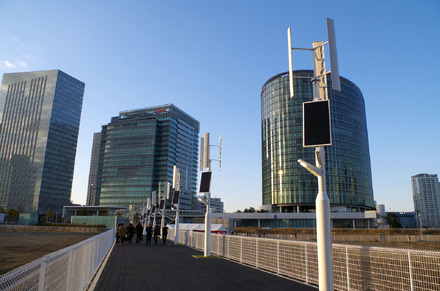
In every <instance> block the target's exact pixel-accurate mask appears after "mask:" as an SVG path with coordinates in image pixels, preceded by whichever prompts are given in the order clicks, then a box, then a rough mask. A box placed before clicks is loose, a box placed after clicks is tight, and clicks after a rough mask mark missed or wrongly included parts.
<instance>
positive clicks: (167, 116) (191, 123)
mask: <svg viewBox="0 0 440 291" xmlns="http://www.w3.org/2000/svg"><path fill="white" fill-rule="evenodd" d="M199 128H200V125H199V122H198V121H197V120H195V119H194V118H192V117H191V116H189V115H188V114H186V113H185V112H183V111H182V110H180V109H179V108H177V107H176V106H174V105H172V104H169V105H163V106H156V107H149V108H143V109H136V110H130V111H124V112H121V113H120V114H119V116H116V117H113V118H112V119H111V122H110V123H109V124H107V125H104V126H103V127H102V131H101V148H100V155H99V165H98V178H97V187H96V197H95V204H96V205H103V206H129V205H134V206H135V207H139V206H142V205H145V204H146V202H147V197H151V193H152V191H160V193H161V194H162V195H163V193H164V190H165V185H166V182H170V183H171V182H172V180H173V167H174V165H177V167H178V168H179V170H180V190H181V200H180V208H181V209H191V208H192V203H193V198H195V195H196V184H197V165H198V162H197V159H198V140H199Z"/></svg>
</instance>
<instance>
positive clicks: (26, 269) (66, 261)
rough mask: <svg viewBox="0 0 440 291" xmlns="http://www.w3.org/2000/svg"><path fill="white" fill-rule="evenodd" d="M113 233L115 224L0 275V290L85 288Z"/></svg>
mask: <svg viewBox="0 0 440 291" xmlns="http://www.w3.org/2000/svg"><path fill="white" fill-rule="evenodd" d="M115 234H116V228H114V229H111V230H109V231H106V232H104V233H101V234H98V235H96V236H94V237H91V238H89V239H87V240H84V241H82V242H80V243H77V244H75V245H72V246H70V247H67V248H64V249H62V250H59V251H56V252H53V253H51V254H49V255H46V256H44V257H41V258H39V259H37V260H35V261H32V262H30V263H28V264H26V265H24V266H21V267H19V268H17V269H14V270H12V271H10V272H8V273H6V274H3V275H0V290H39V291H41V290H51V291H52V290H85V289H86V288H87V286H88V285H89V284H90V282H91V280H92V279H93V277H94V276H95V274H96V272H97V270H98V268H99V266H100V265H101V263H102V261H103V260H104V258H105V256H106V255H107V253H108V251H109V250H110V248H111V246H112V245H113V243H114V241H115Z"/></svg>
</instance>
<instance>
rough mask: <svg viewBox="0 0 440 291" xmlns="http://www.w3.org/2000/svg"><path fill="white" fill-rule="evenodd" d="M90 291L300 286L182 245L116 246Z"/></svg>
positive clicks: (266, 288) (306, 288) (299, 287)
mask: <svg viewBox="0 0 440 291" xmlns="http://www.w3.org/2000/svg"><path fill="white" fill-rule="evenodd" d="M93 287H94V290H106V291H108V290H155V291H157V290H228V291H229V290H253V291H255V290H277V291H279V290H300V291H301V290H304V291H309V290H310V291H312V290H313V291H316V290H317V289H316V288H314V287H313V286H309V285H304V284H302V283H298V282H295V281H292V280H290V279H286V278H283V277H279V276H276V275H273V274H269V273H266V272H263V271H260V270H257V269H254V268H251V267H248V266H244V265H241V264H239V263H235V262H231V261H228V260H226V259H222V258H219V257H210V258H205V257H203V253H201V252H199V251H197V250H194V249H191V248H188V247H185V246H182V245H174V244H171V243H170V244H167V245H163V244H162V242H159V243H158V244H157V245H155V244H154V241H153V244H152V245H151V246H146V245H145V240H144V241H142V244H140V245H138V244H135V243H132V244H131V245H129V244H128V243H127V242H124V245H121V244H120V243H118V244H116V245H115V246H114V248H113V250H112V252H111V254H110V256H109V258H108V260H107V262H106V264H105V266H104V268H103V270H102V273H101V275H100V276H99V280H98V282H97V283H96V285H93V286H92V288H91V289H93Z"/></svg>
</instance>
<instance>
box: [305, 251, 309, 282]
mask: <svg viewBox="0 0 440 291" xmlns="http://www.w3.org/2000/svg"><path fill="white" fill-rule="evenodd" d="M304 265H305V268H306V283H309V255H308V253H307V244H306V243H305V244H304Z"/></svg>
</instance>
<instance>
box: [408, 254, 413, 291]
mask: <svg viewBox="0 0 440 291" xmlns="http://www.w3.org/2000/svg"><path fill="white" fill-rule="evenodd" d="M408 267H409V282H410V284H411V291H414V279H413V273H412V261H411V253H410V252H409V251H408Z"/></svg>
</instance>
